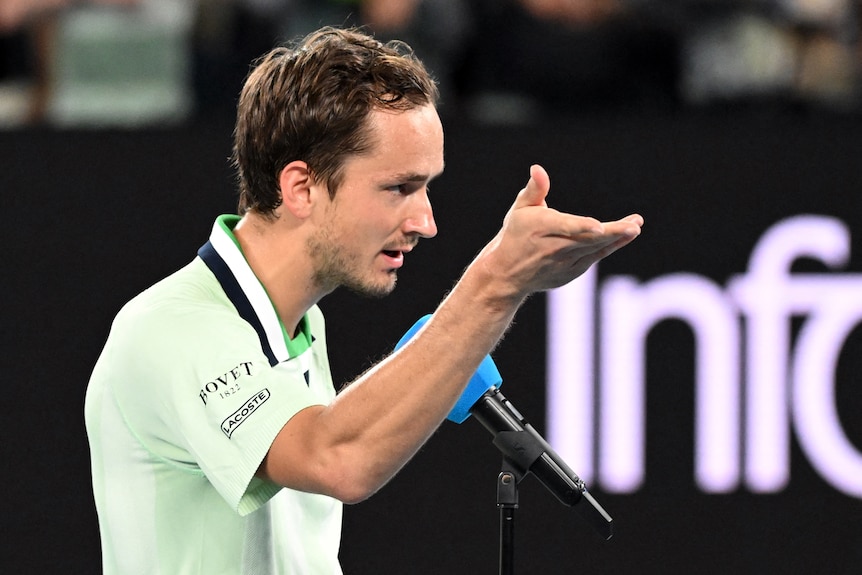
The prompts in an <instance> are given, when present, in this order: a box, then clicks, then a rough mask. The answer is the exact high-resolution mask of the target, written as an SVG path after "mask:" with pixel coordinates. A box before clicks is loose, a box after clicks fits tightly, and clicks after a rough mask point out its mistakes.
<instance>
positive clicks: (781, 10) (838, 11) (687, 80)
mask: <svg viewBox="0 0 862 575" xmlns="http://www.w3.org/2000/svg"><path fill="white" fill-rule="evenodd" d="M858 8H859V6H858V5H857V4H856V3H855V2H854V0H761V1H759V2H754V1H751V2H744V1H743V2H722V1H712V2H709V1H706V0H704V1H701V2H698V3H696V4H693V5H692V6H690V7H689V9H688V10H687V17H686V18H685V22H686V27H685V28H684V29H682V30H681V37H682V39H683V45H684V49H683V66H682V82H681V86H680V89H681V93H682V95H683V98H684V99H685V101H686V102H687V103H689V104H695V105H700V104H711V103H716V102H760V103H770V104H776V103H779V104H781V103H791V104H798V103H805V104H814V105H816V106H818V107H826V108H829V109H832V110H854V109H859V105H860V59H859V53H858V49H859V48H858V47H859V21H858Z"/></svg>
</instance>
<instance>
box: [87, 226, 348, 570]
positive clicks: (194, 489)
mask: <svg viewBox="0 0 862 575" xmlns="http://www.w3.org/2000/svg"><path fill="white" fill-rule="evenodd" d="M237 221H238V218H237V217H235V216H222V217H221V218H219V219H218V220H217V221H216V223H215V225H214V226H213V231H212V234H211V236H210V240H209V242H207V244H205V245H204V247H202V248H201V250H200V251H199V252H198V257H197V258H195V260H194V261H192V262H191V263H190V264H188V265H187V266H186V267H184V268H182V269H181V270H179V271H177V272H176V273H174V274H173V275H171V276H169V277H168V278H166V279H164V280H162V281H161V282H159V283H157V284H156V285H154V286H153V287H151V288H149V289H148V290H146V291H144V292H143V293H142V294H140V295H139V296H137V297H136V298H134V299H133V300H132V301H130V302H129V303H128V304H127V305H126V306H125V307H124V308H123V309H122V310H121V311H120V313H119V314H118V315H117V317H116V319H115V320H114V323H113V325H112V327H111V331H110V335H109V336H108V339H107V342H106V344H105V347H104V350H103V351H102V354H101V356H100V357H99V359H98V362H97V363H96V366H95V369H94V371H93V374H92V376H91V379H90V382H89V386H88V389H87V396H86V401H85V420H86V426H87V435H88V438H89V441H90V451H91V463H92V474H93V490H94V495H95V501H96V509H97V511H98V516H99V529H100V533H101V542H102V555H103V569H104V575H119V574H123V575H127V574H164V575H183V574H195V575H218V574H226V575H227V574H230V575H238V574H254V575H266V574H278V575H287V574H302V575H309V574H315V573H321V574H324V573H325V574H327V575H328V574H332V573H340V572H341V569H340V567H339V565H338V548H339V544H340V539H341V516H342V505H341V503H340V502H339V501H337V500H335V499H332V498H330V497H326V496H323V495H316V494H309V493H302V492H297V491H293V490H290V489H282V488H280V487H278V486H276V485H274V484H272V483H269V482H266V481H263V480H261V479H258V478H256V477H255V472H256V470H257V469H258V467H259V466H260V463H261V461H262V460H263V458H264V456H265V455H266V453H267V451H268V449H269V447H270V445H271V444H272V441H273V440H274V438H275V436H276V435H277V434H278V432H279V430H280V429H281V428H282V427H283V426H284V424H285V423H286V422H287V421H288V420H289V419H290V418H291V417H292V416H293V415H294V414H296V413H297V412H298V411H300V410H302V409H304V408H306V407H308V406H310V405H315V404H327V403H329V402H330V401H332V399H333V398H334V397H335V390H334V387H333V385H332V377H331V375H330V371H329V362H328V358H327V350H326V338H325V333H324V321H323V314H322V313H321V312H320V310H319V309H318V308H317V307H316V306H315V307H313V308H312V309H310V310H309V311H308V313H307V314H306V316H305V317H304V318H303V321H302V324H301V327H300V330H299V333H298V334H297V336H296V337H295V338H294V339H293V340H290V339H289V338H287V337H286V332H285V330H284V327H283V326H282V324H281V322H280V321H279V319H278V316H277V314H276V312H275V310H274V308H273V306H272V303H271V301H270V300H269V297H268V296H267V294H266V292H265V290H264V288H263V286H262V285H261V283H260V282H259V281H258V280H257V278H256V277H255V276H254V274H253V273H252V271H251V269H250V268H249V266H248V264H247V262H246V260H245V258H244V256H243V255H242V252H241V250H240V248H239V245H238V243H237V242H236V240H235V238H234V237H233V233H232V231H231V230H232V228H233V226H235V225H236V222H237Z"/></svg>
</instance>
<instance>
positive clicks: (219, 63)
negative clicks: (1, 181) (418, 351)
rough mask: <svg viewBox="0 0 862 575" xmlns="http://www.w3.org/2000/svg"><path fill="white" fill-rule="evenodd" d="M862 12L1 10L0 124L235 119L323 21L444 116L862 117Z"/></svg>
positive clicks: (341, 4) (521, 3)
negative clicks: (426, 87) (388, 54)
mask: <svg viewBox="0 0 862 575" xmlns="http://www.w3.org/2000/svg"><path fill="white" fill-rule="evenodd" d="M860 4H862V0H0V126H15V125H22V124H28V125H34V124H35V125H39V124H48V125H57V126H75V125H142V124H153V123H172V122H183V121H187V120H189V119H192V118H196V117H198V118H200V117H203V118H207V117H213V115H232V113H233V107H234V104H235V101H236V96H237V94H238V92H239V89H240V86H241V83H242V80H243V78H244V77H245V75H246V74H247V73H248V70H249V64H250V63H251V62H252V61H253V60H254V58H256V57H257V56H260V55H261V54H263V53H264V52H266V51H267V50H268V49H270V48H271V47H273V46H275V45H277V44H279V43H284V42H286V41H289V40H291V39H294V38H296V37H298V36H302V35H304V34H306V33H307V32H309V31H311V30H313V29H315V28H318V27H319V26H321V25H324V24H332V25H340V26H364V27H365V28H366V29H368V30H370V31H372V32H373V33H374V34H375V35H376V36H377V37H378V38H380V39H383V40H386V39H390V38H397V39H401V40H404V41H406V42H408V43H409V44H410V45H411V46H413V48H414V49H415V50H416V52H417V53H418V54H419V56H420V57H421V58H422V59H423V60H424V61H425V63H426V64H427V65H428V67H429V68H430V69H431V70H432V72H433V73H434V75H435V76H436V77H437V78H438V80H439V81H440V86H441V91H442V96H443V99H442V104H441V113H443V114H450V115H458V116H459V117H465V118H468V119H471V120H474V121H477V122H483V123H524V122H530V121H533V120H535V119H537V118H541V117H545V116H549V115H555V114H556V115H559V114H578V113H584V112H589V111H593V110H601V109H620V110H634V111H640V110H646V111H663V110H676V109H679V108H680V107H687V106H701V107H703V106H715V105H721V106H724V105H728V104H731V105H764V106H782V107H792V108H799V107H804V108H806V109H808V108H818V109H820V108H822V109H826V110H831V111H840V112H844V113H848V112H849V113H854V112H859V111H862V47H860V45H862V44H860V38H859V34H860V23H862V19H860V7H862V6H860Z"/></svg>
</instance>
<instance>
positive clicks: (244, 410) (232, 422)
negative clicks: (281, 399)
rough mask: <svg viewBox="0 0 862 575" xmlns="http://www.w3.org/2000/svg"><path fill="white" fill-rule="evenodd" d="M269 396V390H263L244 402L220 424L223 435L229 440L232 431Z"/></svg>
mask: <svg viewBox="0 0 862 575" xmlns="http://www.w3.org/2000/svg"><path fill="white" fill-rule="evenodd" d="M269 395H270V394H269V390H268V389H266V388H264V389H262V390H260V391H259V392H257V393H256V394H254V395H253V396H251V397H250V398H249V399H248V400H246V402H245V403H244V404H243V406H242V407H240V408H239V409H237V410H236V411H234V412H233V413H232V414H230V415H229V416H228V417H227V418H226V419H225V420H224V421H222V422H221V430H222V431H223V432H224V434H225V435H227V436H228V438H230V436H231V435H232V434H233V432H234V430H236V428H237V427H239V426H240V424H241V423H242V422H243V421H245V420H246V419H248V418H249V416H251V414H252V413H254V412H255V411H257V409H258V408H259V407H260V406H261V405H263V404H264V402H266V400H267V399H269Z"/></svg>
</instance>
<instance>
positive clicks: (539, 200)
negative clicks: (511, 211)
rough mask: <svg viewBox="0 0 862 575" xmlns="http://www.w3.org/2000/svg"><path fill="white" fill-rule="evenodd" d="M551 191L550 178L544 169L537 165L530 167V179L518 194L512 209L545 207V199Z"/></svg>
mask: <svg viewBox="0 0 862 575" xmlns="http://www.w3.org/2000/svg"><path fill="white" fill-rule="evenodd" d="M550 189H551V178H550V177H548V172H546V171H545V168H543V167H542V166H540V165H538V164H533V165H532V166H530V179H529V180H528V181H527V185H526V186H525V187H524V189H522V190H521V191H520V192H519V193H518V197H517V198H516V199H515V205H514V206H513V208H515V209H517V208H524V207H527V206H546V205H547V204H545V197H547V195H548V191H549V190H550Z"/></svg>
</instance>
